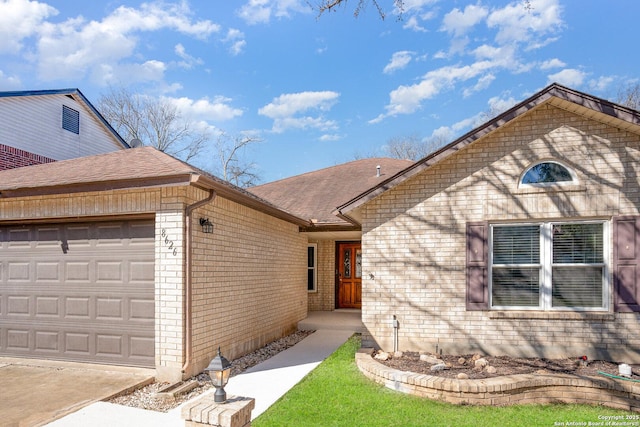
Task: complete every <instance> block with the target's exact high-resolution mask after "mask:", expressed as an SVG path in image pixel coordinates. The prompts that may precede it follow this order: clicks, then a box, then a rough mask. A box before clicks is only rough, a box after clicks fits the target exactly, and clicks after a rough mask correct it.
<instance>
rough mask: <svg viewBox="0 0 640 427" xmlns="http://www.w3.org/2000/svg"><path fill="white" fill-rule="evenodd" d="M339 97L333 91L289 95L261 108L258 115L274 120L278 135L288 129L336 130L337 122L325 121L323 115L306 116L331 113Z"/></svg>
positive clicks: (275, 99)
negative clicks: (313, 113)
mask: <svg viewBox="0 0 640 427" xmlns="http://www.w3.org/2000/svg"><path fill="white" fill-rule="evenodd" d="M339 97H340V94H339V93H337V92H332V91H320V92H299V93H287V94H283V95H280V96H279V97H277V98H274V100H273V101H272V102H270V103H269V104H267V105H265V106H264V107H262V108H260V109H259V110H258V114H260V115H262V116H266V117H269V118H270V119H273V129H272V130H273V131H274V132H277V133H281V132H284V131H285V130H287V129H310V128H313V129H321V130H329V129H335V128H336V127H337V125H336V123H335V121H333V120H327V119H325V118H324V117H323V116H322V114H320V115H315V116H312V115H305V114H306V113H308V112H311V111H313V112H320V113H321V112H324V111H329V110H330V109H331V107H333V105H334V104H335V103H336V102H337V101H338V98H339Z"/></svg>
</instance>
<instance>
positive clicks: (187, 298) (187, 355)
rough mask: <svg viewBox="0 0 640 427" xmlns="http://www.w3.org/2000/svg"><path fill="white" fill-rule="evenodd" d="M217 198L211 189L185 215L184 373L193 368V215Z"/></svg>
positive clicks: (190, 206)
mask: <svg viewBox="0 0 640 427" xmlns="http://www.w3.org/2000/svg"><path fill="white" fill-rule="evenodd" d="M215 197H216V192H215V190H213V189H209V196H207V198H206V199H203V200H199V201H197V202H195V203H193V204H192V205H189V206H187V207H186V208H185V211H184V213H185V215H184V227H185V266H186V270H187V271H186V278H185V295H184V300H183V301H182V312H183V313H184V316H185V317H184V337H185V338H184V351H183V355H184V364H183V365H182V373H183V374H184V373H186V372H187V371H188V370H189V368H190V367H191V356H192V355H191V341H192V329H193V327H192V326H193V325H192V321H191V317H192V315H191V314H192V313H191V311H192V306H193V301H192V299H193V296H192V289H191V257H192V250H193V239H192V238H191V222H192V221H191V220H192V218H191V214H192V213H193V211H194V210H196V209H197V208H199V207H200V206H203V205H206V204H207V203H209V202H212V201H213V200H214V199H215Z"/></svg>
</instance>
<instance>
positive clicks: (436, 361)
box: [420, 354, 444, 365]
mask: <svg viewBox="0 0 640 427" xmlns="http://www.w3.org/2000/svg"><path fill="white" fill-rule="evenodd" d="M420 361H421V362H426V363H428V364H430V365H438V364H440V363H444V361H443V360H442V359H438V358H437V357H434V356H431V355H430V354H421V355H420Z"/></svg>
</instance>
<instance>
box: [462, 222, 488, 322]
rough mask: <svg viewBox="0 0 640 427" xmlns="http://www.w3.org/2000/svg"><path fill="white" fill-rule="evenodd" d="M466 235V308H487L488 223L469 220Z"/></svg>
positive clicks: (471, 309)
mask: <svg viewBox="0 0 640 427" xmlns="http://www.w3.org/2000/svg"><path fill="white" fill-rule="evenodd" d="M466 236H467V263H466V275H467V295H466V306H467V310H469V311H473V310H488V309H489V270H488V268H489V242H488V236H489V223H488V222H469V223H467V227H466Z"/></svg>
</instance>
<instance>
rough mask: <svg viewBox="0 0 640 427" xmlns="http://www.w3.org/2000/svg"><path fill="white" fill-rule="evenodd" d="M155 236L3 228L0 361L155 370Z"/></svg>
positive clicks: (119, 226)
mask: <svg viewBox="0 0 640 427" xmlns="http://www.w3.org/2000/svg"><path fill="white" fill-rule="evenodd" d="M154 230H155V226H154V222H153V221H132V222H119V223H118V222H109V223H85V224H61V225H55V226H47V225H34V226H12V227H0V355H9V356H28V357H48V358H55V359H61V360H74V361H88V362H98V363H113V364H123V365H135V366H153V365H154V346H155V342H154V341H155V340H154V324H155V303H154V281H155V278H154V275H155V263H154V256H155V253H154V241H155V239H154ZM56 239H58V240H56Z"/></svg>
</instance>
